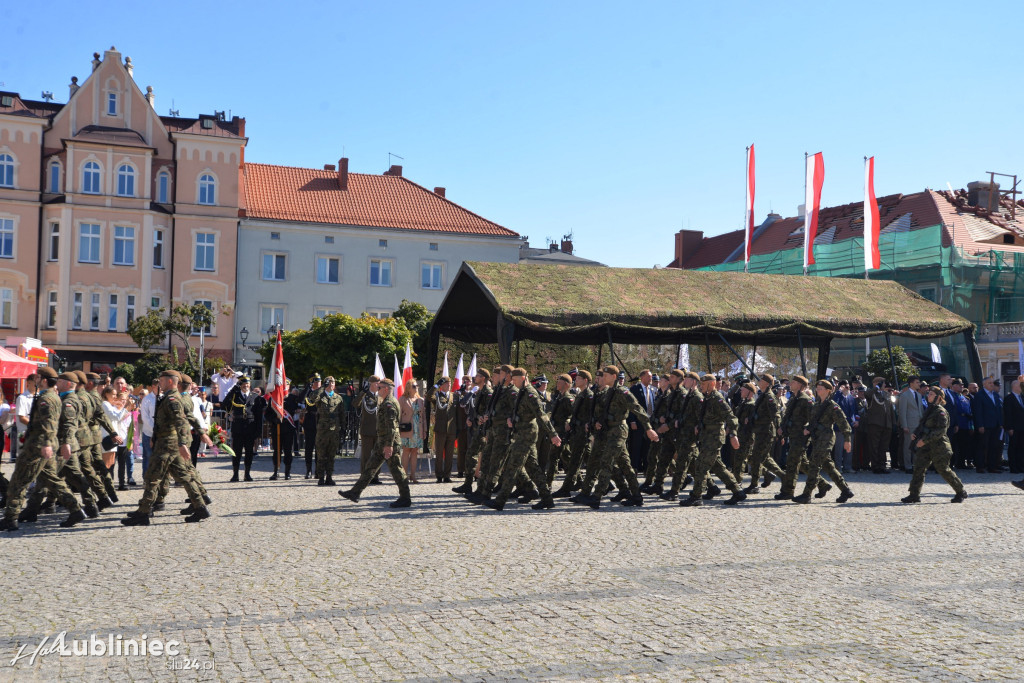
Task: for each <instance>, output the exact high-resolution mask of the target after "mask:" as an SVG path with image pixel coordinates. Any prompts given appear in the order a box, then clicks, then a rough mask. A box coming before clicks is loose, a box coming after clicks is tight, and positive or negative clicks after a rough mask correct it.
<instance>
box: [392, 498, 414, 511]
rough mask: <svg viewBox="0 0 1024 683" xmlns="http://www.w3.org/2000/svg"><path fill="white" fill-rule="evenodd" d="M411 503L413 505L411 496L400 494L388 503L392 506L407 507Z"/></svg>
mask: <svg viewBox="0 0 1024 683" xmlns="http://www.w3.org/2000/svg"><path fill="white" fill-rule="evenodd" d="M410 505H412V499H411V498H410V497H409V496H399V497H398V499H397V500H393V501H391V502H390V503H388V507H390V508H407V507H409V506H410Z"/></svg>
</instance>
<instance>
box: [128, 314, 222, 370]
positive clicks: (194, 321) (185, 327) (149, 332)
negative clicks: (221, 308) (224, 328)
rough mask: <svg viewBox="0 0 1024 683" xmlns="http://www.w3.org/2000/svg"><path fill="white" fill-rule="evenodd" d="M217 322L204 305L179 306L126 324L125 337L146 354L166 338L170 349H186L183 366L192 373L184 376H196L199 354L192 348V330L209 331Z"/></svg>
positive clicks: (140, 317)
mask: <svg viewBox="0 0 1024 683" xmlns="http://www.w3.org/2000/svg"><path fill="white" fill-rule="evenodd" d="M216 321H217V315H216V314H215V313H214V312H213V311H211V310H210V309H209V308H207V307H206V306H204V305H203V304H192V305H191V306H190V305H187V304H178V305H177V306H175V307H174V308H172V309H171V310H170V312H167V311H166V310H165V309H163V308H157V309H154V310H152V311H149V312H148V313H146V315H143V316H139V317H138V318H136V319H135V320H133V321H131V322H130V323H128V336H129V337H131V338H132V341H134V342H135V344H136V345H137V346H138V347H139V348H140V349H142V351H143V352H145V353H149V351H150V349H152V348H153V347H155V346H157V345H158V344H162V343H164V342H166V341H167V340H168V338H169V339H170V341H171V345H172V348H173V347H175V346H176V345H177V344H178V343H180V344H181V346H182V347H184V349H185V361H184V363H185V365H186V366H187V367H188V368H191V369H192V372H188V371H186V372H188V374H190V375H192V374H196V375H198V373H199V371H198V367H199V354H198V350H197V349H194V348H192V344H193V342H194V341H197V338H196V337H194V336H193V335H192V330H198V329H200V328H203V327H210V326H212V325H213V324H214V323H215V322H216Z"/></svg>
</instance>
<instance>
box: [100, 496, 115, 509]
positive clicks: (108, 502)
mask: <svg viewBox="0 0 1024 683" xmlns="http://www.w3.org/2000/svg"><path fill="white" fill-rule="evenodd" d="M113 505H114V503H113V501H111V500H110V499H109V498H107V497H106V496H103V497H102V498H100V499H99V500H97V501H96V507H97V508H99V509H100V511H103V510H106V509H107V508H108V507H112V506H113Z"/></svg>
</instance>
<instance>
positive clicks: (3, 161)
mask: <svg viewBox="0 0 1024 683" xmlns="http://www.w3.org/2000/svg"><path fill="white" fill-rule="evenodd" d="M0 187H14V157H12V156H11V155H10V154H0Z"/></svg>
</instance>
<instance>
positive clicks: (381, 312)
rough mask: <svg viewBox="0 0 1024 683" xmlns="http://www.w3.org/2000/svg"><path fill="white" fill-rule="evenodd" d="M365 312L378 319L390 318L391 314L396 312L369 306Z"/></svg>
mask: <svg viewBox="0 0 1024 683" xmlns="http://www.w3.org/2000/svg"><path fill="white" fill-rule="evenodd" d="M364 313H366V314H367V315H369V316H370V317H372V318H377V319H378V320H384V319H385V318H390V317H391V314H392V313H394V311H389V310H386V309H383V308H367V309H366V310H365V311H364Z"/></svg>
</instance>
